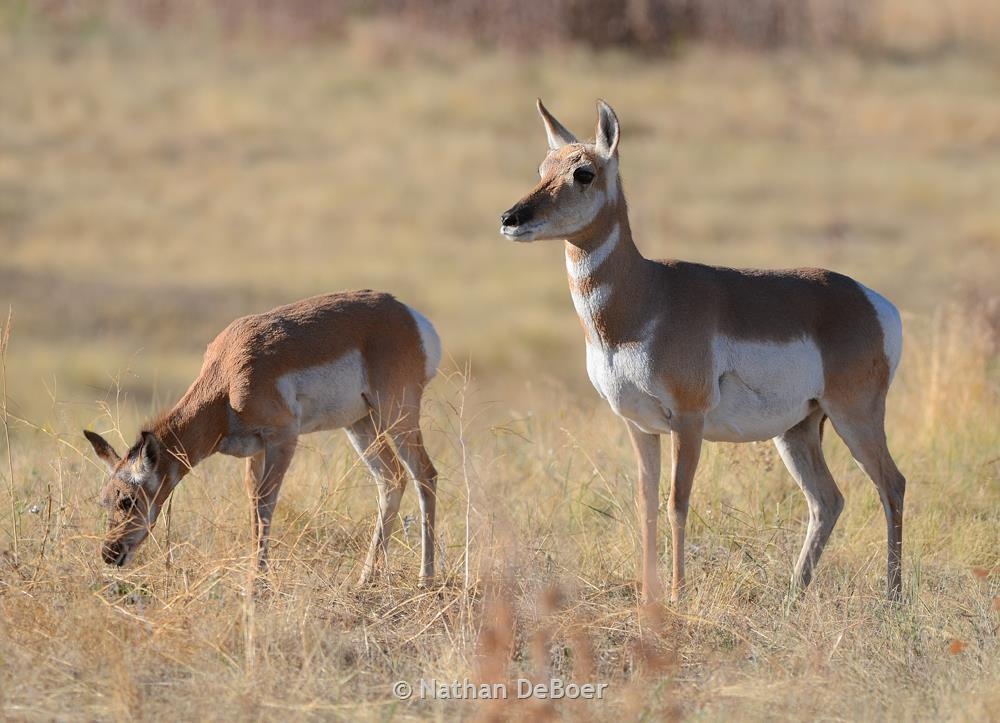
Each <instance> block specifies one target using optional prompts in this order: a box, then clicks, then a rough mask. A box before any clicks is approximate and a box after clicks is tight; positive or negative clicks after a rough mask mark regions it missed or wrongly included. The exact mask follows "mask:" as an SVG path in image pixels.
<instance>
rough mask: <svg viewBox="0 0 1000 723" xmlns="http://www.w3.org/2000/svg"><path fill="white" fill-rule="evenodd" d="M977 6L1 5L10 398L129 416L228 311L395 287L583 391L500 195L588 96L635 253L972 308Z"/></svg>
mask: <svg viewBox="0 0 1000 723" xmlns="http://www.w3.org/2000/svg"><path fill="white" fill-rule="evenodd" d="M998 30H1000V6H998V5H997V4H996V3H992V2H987V1H985V0H981V1H977V0H951V1H949V2H923V1H922V0H909V1H907V0H877V1H875V2H863V1H862V0H830V1H829V2H818V1H814V2H807V1H805V0H746V1H743V2H736V1H735V0H720V1H719V2H708V1H698V0H617V1H615V2H587V1H586V0H552V1H550V2H539V1H537V0H536V1H534V2H528V1H522V0H502V1H498V2H493V3H479V2H473V1H472V0H438V1H436V2H417V1H415V0H413V1H410V0H383V1H380V2H374V3H360V2H348V1H346V0H344V1H334V2H312V1H310V0H286V1H285V2H278V1H277V0H254V1H247V2H239V1H236V0H233V1H220V2H215V3H208V4H206V3H200V2H194V1H193V0H180V1H178V2H167V1H166V0H137V1H135V2H124V1H113V0H94V1H92V2H71V1H70V0H45V1H39V2H27V1H26V0H21V1H17V0H3V2H0V31H2V32H0V64H2V70H0V73H2V80H3V82H2V91H0V92H2V100H3V102H2V103H0V305H2V306H4V307H6V306H8V305H10V306H12V307H13V314H14V332H13V338H12V343H11V347H10V352H9V354H10V360H9V364H8V367H9V369H8V375H9V380H10V384H9V394H10V397H11V400H12V401H11V408H12V409H14V410H20V413H21V414H24V415H27V416H32V417H33V418H35V419H37V420H42V419H49V421H52V419H51V414H50V413H53V412H55V411H56V406H53V401H54V400H58V401H59V402H83V403H88V402H93V401H94V400H95V399H100V398H104V397H106V396H107V395H108V394H109V393H110V391H109V390H110V389H112V388H113V386H114V384H113V381H114V380H116V379H117V380H120V381H121V380H122V375H124V377H125V380H124V383H123V386H124V388H125V389H126V391H127V392H128V393H130V394H131V395H133V397H134V398H135V399H136V400H138V401H139V402H140V405H141V406H142V407H143V408H146V409H148V407H149V406H150V405H152V404H154V403H155V402H154V401H153V398H154V396H157V395H159V397H160V399H159V400H158V401H159V402H161V403H162V402H166V401H169V400H170V399H171V398H173V397H174V396H175V395H176V394H178V393H179V392H180V391H181V390H182V389H183V387H184V385H186V383H187V382H188V381H189V380H190V379H191V378H193V376H194V374H195V372H196V370H197V368H198V361H197V360H198V357H199V355H200V353H201V350H202V349H203V348H204V346H205V344H206V343H207V342H208V341H209V340H210V339H211V338H212V336H214V334H215V333H216V332H217V331H218V330H220V329H221V328H222V327H223V326H224V325H225V324H226V323H227V322H228V321H229V320H231V319H232V318H233V317H235V316H238V315H242V314H244V313H249V312H253V311H260V310H264V309H266V308H268V307H270V306H272V305H275V304H277V303H281V302H284V301H287V300H290V299H293V298H296V297H300V296H305V295H309V294H313V293H319V292H322V291H327V290H333V289H339V288H352V287H376V288H385V289H389V290H392V291H394V292H396V293H398V295H400V296H401V297H402V298H403V299H405V300H407V301H409V302H411V303H413V304H414V305H416V306H418V307H420V308H423V309H425V310H426V311H427V313H428V314H429V315H430V316H431V317H432V318H434V319H435V320H436V322H437V324H438V326H439V327H440V331H441V334H442V336H443V338H444V340H445V344H446V347H447V351H448V352H449V353H450V354H451V355H452V356H453V357H454V359H455V360H457V362H458V363H459V364H461V363H464V361H465V360H466V359H468V358H470V357H471V359H472V363H473V369H474V373H476V374H477V375H478V376H479V378H481V379H482V380H483V381H484V383H486V384H487V386H488V388H491V389H494V390H495V392H496V394H497V396H500V395H504V396H506V397H511V398H514V399H516V398H517V397H518V396H519V395H530V389H527V388H526V387H525V385H526V384H527V385H528V386H529V387H530V384H531V382H530V381H526V380H532V381H535V380H543V379H552V380H558V383H560V384H562V383H566V384H569V385H570V386H571V388H574V389H585V388H586V387H585V385H586V381H585V374H584V370H583V355H582V340H581V338H580V334H579V331H578V329H577V324H576V321H575V319H574V318H573V312H572V308H571V304H570V303H569V301H568V298H567V297H568V294H567V292H566V289H565V281H564V278H563V272H562V269H561V267H562V261H561V249H560V248H559V247H558V246H559V245H558V244H542V245H537V246H534V247H518V246H511V245H510V244H508V243H506V242H504V241H503V240H502V239H501V238H500V236H499V235H498V233H497V231H496V226H497V221H496V219H497V215H498V213H499V212H500V211H502V210H503V209H505V208H507V207H508V206H509V205H510V203H512V202H513V201H514V200H516V199H517V198H518V197H519V196H520V195H521V194H522V193H523V192H524V191H525V190H527V189H528V188H529V187H530V185H531V184H532V183H533V180H534V175H535V172H534V169H535V167H536V165H537V163H538V162H539V161H540V159H541V157H542V154H543V152H544V148H545V146H544V137H543V135H542V132H541V127H540V124H539V122H538V119H537V117H536V116H535V113H534V110H533V105H532V104H533V100H534V98H535V97H536V96H543V97H544V98H545V99H546V101H547V102H548V103H549V105H550V107H552V108H553V109H554V111H555V112H556V113H557V115H559V117H560V118H562V119H563V120H564V122H566V123H567V124H568V125H569V126H570V127H572V128H573V129H575V130H576V131H577V133H578V134H581V135H587V134H588V133H589V132H591V131H590V129H591V128H592V127H593V123H594V106H593V102H594V99H595V98H596V97H599V96H600V97H605V98H607V99H608V100H609V101H610V102H611V103H612V104H613V105H614V106H615V107H616V109H617V110H618V112H619V115H620V116H621V119H622V123H623V134H624V136H623V138H624V140H623V143H622V169H623V176H624V180H625V184H626V189H627V192H628V194H629V199H630V202H631V207H632V215H633V222H634V227H635V231H636V237H637V240H638V243H639V245H640V248H641V249H642V250H643V251H644V252H645V253H646V254H647V255H649V256H654V257H672V256H679V257H686V258H690V259H693V260H699V261H705V262H709V263H721V264H727V265H747V266H748V265H758V266H797V265H819V266H827V267H831V268H834V269H837V270H840V271H843V272H845V273H849V274H854V275H856V276H857V277H858V278H860V279H861V280H863V281H864V282H865V283H868V284H869V285H871V286H874V287H875V288H878V289H880V290H881V291H883V292H884V293H886V294H888V295H889V296H890V297H892V298H893V299H895V300H896V301H897V302H898V303H899V304H900V305H901V306H902V308H903V309H904V311H905V312H908V313H919V314H924V315H925V316H926V315H929V314H932V313H933V312H934V310H935V309H936V308H938V307H940V306H941V305H942V304H945V303H952V302H957V303H961V304H964V305H969V304H971V305H973V306H976V307H977V308H978V309H980V310H981V311H982V313H984V314H986V316H987V317H988V318H989V319H991V320H992V321H990V323H991V324H995V323H996V322H995V319H996V302H995V300H993V301H991V299H992V298H993V295H994V294H995V292H996V287H995V268H996V260H997V253H996V252H997V248H998V246H1000V218H998V216H997V214H996V211H995V206H996V199H997V189H998V188H1000V92H998V91H1000V70H998V68H1000V65H998V58H1000V55H998V53H997V51H998V47H1000V46H998V43H997V40H998V37H997V35H996V33H997V32H998Z"/></svg>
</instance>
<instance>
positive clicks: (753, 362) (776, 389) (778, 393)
mask: <svg viewBox="0 0 1000 723" xmlns="http://www.w3.org/2000/svg"><path fill="white" fill-rule="evenodd" d="M712 351H713V357H714V363H715V379H716V384H717V385H718V391H719V401H718V404H716V405H715V406H714V407H713V408H712V409H710V410H709V411H708V415H707V417H706V419H705V435H704V436H705V439H711V440H716V441H721V442H750V441H756V440H762V439H770V438H771V437H775V436H777V435H779V434H782V433H783V432H785V431H787V430H788V429H790V428H791V427H793V426H795V425H796V424H798V423H799V422H800V421H802V420H803V419H804V418H805V417H806V415H807V414H808V413H809V409H810V405H811V402H812V400H814V399H817V398H818V397H820V396H821V395H822V394H823V358H822V356H821V354H820V351H819V347H817V346H816V343H815V342H814V341H812V340H811V339H807V338H802V339H797V340H795V341H789V342H780V343H772V342H757V341H743V340H739V339H729V338H727V337H716V338H715V340H714V342H713V344H712Z"/></svg>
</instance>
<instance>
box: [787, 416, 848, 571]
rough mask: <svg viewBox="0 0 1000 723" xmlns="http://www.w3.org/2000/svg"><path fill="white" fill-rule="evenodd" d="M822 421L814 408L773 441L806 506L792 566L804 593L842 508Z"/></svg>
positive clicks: (822, 417)
mask: <svg viewBox="0 0 1000 723" xmlns="http://www.w3.org/2000/svg"><path fill="white" fill-rule="evenodd" d="M823 419H824V414H823V412H822V410H819V409H817V410H816V411H814V412H813V413H812V414H810V415H809V416H808V417H806V418H805V419H803V420H802V421H801V422H799V423H798V424H797V425H795V426H794V427H792V428H791V429H789V430H788V431H787V432H785V433H784V434H782V435H780V436H778V437H775V438H774V446H775V447H777V448H778V454H779V455H781V459H782V461H783V462H784V463H785V467H787V468H788V471H789V472H790V473H791V475H792V477H794V478H795V481H796V482H797V483H798V485H799V487H800V488H802V493H803V494H804V495H805V498H806V504H807V505H808V506H809V527H808V529H807V530H806V539H805V542H804V543H803V544H802V552H800V553H799V559H798V562H796V563H795V585H796V587H798V588H799V590H804V589H805V588H806V586H808V585H809V582H810V580H812V575H813V569H814V568H815V566H816V563H818V562H819V558H820V555H822V554H823V548H824V547H825V546H826V543H827V540H829V539H830V533H832V532H833V528H834V526H835V525H836V524H837V518H839V517H840V513H841V511H842V510H843V509H844V496H843V495H842V494H841V493H840V489H839V488H838V487H837V483H836V481H835V480H834V479H833V475H831V474H830V470H829V468H828V467H827V466H826V460H825V459H824V458H823V438H822V425H823Z"/></svg>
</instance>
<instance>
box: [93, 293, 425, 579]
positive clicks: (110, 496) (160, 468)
mask: <svg viewBox="0 0 1000 723" xmlns="http://www.w3.org/2000/svg"><path fill="white" fill-rule="evenodd" d="M355 350H356V351H359V352H360V354H361V359H362V364H363V367H364V370H365V374H366V378H367V392H363V393H362V396H363V400H358V404H359V406H361V407H363V408H367V409H368V412H367V413H366V414H364V415H362V417H360V418H359V419H358V420H355V422H357V423H360V422H362V421H363V420H364V419H369V418H370V421H371V423H373V426H372V430H374V431H373V435H372V439H371V440H370V443H371V444H372V445H373V446H378V448H379V450H380V451H379V452H378V454H379V455H380V456H381V458H382V459H385V457H386V456H387V455H392V456H393V458H395V454H394V453H393V452H392V450H391V449H390V448H389V447H388V445H387V442H386V440H385V439H384V435H385V434H386V433H390V434H392V435H394V436H395V435H400V436H401V437H402V438H405V439H406V443H407V445H408V449H407V450H403V451H402V452H410V450H409V447H411V446H412V447H419V451H417V452H413V455H414V457H415V458H416V459H418V462H417V463H415V464H414V465H413V469H414V472H415V474H417V475H418V480H419V482H420V485H421V497H422V504H423V503H428V501H427V500H425V499H423V498H424V497H425V496H427V495H429V496H430V497H431V498H432V497H433V494H434V480H435V479H436V472H435V471H434V469H433V465H432V464H431V463H430V460H429V458H427V457H426V452H424V451H423V447H422V440H421V439H420V438H419V407H420V398H421V394H422V391H423V388H424V385H425V384H426V382H427V381H428V380H427V377H426V367H425V363H426V357H425V353H424V349H423V347H422V341H421V336H420V333H419V331H418V328H417V324H416V322H415V320H414V317H413V316H412V314H411V313H410V311H409V309H408V308H407V307H406V306H405V305H404V304H402V303H401V302H399V301H397V300H396V299H395V298H394V297H392V296H391V295H389V294H385V293H380V292H375V291H368V290H365V291H355V292H346V293H337V294H325V295H321V296H315V297H312V298H309V299H304V300H302V301H298V302H295V303H292V304H288V305H285V306H281V307H278V308H276V309H273V310H272V311H269V312H266V313H263V314H254V315H251V316H245V317H242V318H240V319H237V320H235V321H234V322H232V323H231V324H230V325H229V326H227V327H226V328H225V329H224V330H223V331H222V332H221V333H220V334H219V335H218V336H217V337H216V338H215V339H214V340H213V341H212V342H211V343H210V344H209V345H208V348H207V350H206V352H205V358H204V361H203V364H202V368H201V372H200V373H199V375H198V377H197V379H195V381H194V383H192V385H191V387H190V388H189V389H188V390H187V392H186V393H185V394H184V396H183V397H182V398H181V399H180V401H178V402H177V404H176V405H174V407H173V408H172V409H170V410H169V411H168V412H166V413H165V414H163V415H161V416H159V417H157V418H156V419H154V420H152V421H151V422H150V423H149V424H147V425H146V426H145V427H144V428H143V429H144V432H143V433H142V435H141V437H140V440H139V441H138V442H137V443H136V445H134V446H133V448H132V449H131V450H130V451H129V453H128V454H127V455H126V457H125V458H124V459H121V460H117V459H116V458H112V457H111V455H113V450H111V448H110V446H109V445H107V443H106V442H104V440H103V439H101V438H100V436H99V435H94V434H93V433H90V432H88V433H87V437H88V439H90V441H91V442H92V444H93V445H94V449H95V451H96V452H97V453H98V456H100V457H101V458H102V459H104V460H105V461H106V462H108V463H109V467H111V468H112V474H111V478H110V480H109V482H108V483H107V485H106V486H105V489H104V491H103V493H102V501H103V503H104V504H105V506H107V507H108V509H109V512H110V513H109V520H108V522H109V530H108V536H107V538H106V540H105V544H104V549H105V558H106V559H108V560H109V561H113V560H115V559H117V558H118V556H119V553H120V552H121V550H122V548H123V545H124V546H126V547H129V548H134V547H137V546H138V544H139V543H140V542H141V541H142V539H144V537H145V533H146V532H148V527H149V526H150V525H149V524H147V523H148V522H149V520H148V518H149V516H150V514H151V515H152V517H153V518H154V519H153V520H152V521H155V515H156V513H157V512H158V510H159V509H160V508H161V507H162V506H163V504H164V502H165V501H166V499H167V497H168V496H169V495H170V493H171V492H172V490H173V489H174V487H175V486H176V484H177V483H178V482H179V481H180V480H181V479H182V478H183V477H184V476H185V475H186V474H187V472H188V471H189V470H190V469H191V468H192V467H194V466H195V465H196V464H198V463H199V462H200V461H201V460H203V459H204V458H205V457H208V456H209V455H211V454H214V453H215V452H217V451H220V450H222V451H227V450H228V453H230V454H235V455H236V456H247V454H252V457H251V459H250V462H249V464H248V472H247V478H248V480H252V482H253V487H254V489H253V493H254V495H255V497H256V507H257V512H256V513H255V514H256V517H255V520H256V522H255V524H256V525H257V526H258V529H257V531H256V532H257V537H258V544H259V546H260V553H261V560H262V563H263V560H264V556H265V555H266V542H267V531H268V526H269V524H270V515H271V513H272V512H273V506H274V502H275V501H276V498H277V493H278V489H279V488H280V485H281V478H282V477H283V476H284V472H285V470H286V469H287V466H288V463H289V462H290V461H291V456H292V454H293V453H294V448H295V439H296V437H297V436H298V430H297V428H296V427H295V422H296V420H295V418H294V412H293V410H292V409H290V408H289V406H288V402H287V401H286V400H285V398H284V397H283V396H282V395H281V393H280V390H279V389H278V387H277V380H278V379H280V378H281V377H282V376H284V375H286V374H288V373H290V372H294V371H297V370H302V369H309V368H313V367H317V366H320V365H323V364H325V363H328V362H332V361H335V360H337V359H340V358H342V357H344V356H345V355H346V354H347V353H349V352H351V351H355ZM352 429H353V427H352ZM414 434H416V435H418V436H417V437H416V438H414ZM233 440H236V441H235V442H234V441H233ZM227 445H228V447H227ZM367 446H368V445H367V444H366V446H365V448H362V449H360V450H359V452H362V453H365V452H367ZM234 449H235V450H237V451H233V450H234ZM243 449H246V450H247V454H243V453H242V451H241V450H243ZM109 450H110V455H109ZM254 450H259V451H254ZM144 455H145V456H144ZM269 458H270V460H271V461H270V462H269V461H268V459H269ZM405 458H406V456H405V454H404V459H405ZM143 459H146V460H147V461H148V460H150V459H152V460H154V461H153V463H152V465H151V466H150V465H149V464H147V465H146V467H143V466H142V460H143ZM395 469H397V470H398V469H400V466H399V462H398V461H396V462H395ZM394 476H395V477H398V476H399V475H398V474H395V475H394ZM139 480H151V481H152V482H151V483H150V484H149V485H143V484H138V483H137V481H139ZM379 481H380V488H381V479H380V480H379ZM124 497H129V498H132V499H134V500H135V502H134V504H132V506H131V508H130V509H129V510H128V511H124V510H122V509H120V508H119V507H118V506H117V502H118V501H119V500H121V499H122V498H124ZM397 502H398V500H397ZM428 504H429V506H430V509H431V510H432V512H431V517H433V500H432V499H431V500H430V501H429V503H428ZM151 510H152V513H151V512H150V511H151ZM393 514H394V512H393ZM383 517H384V515H383ZM391 522H392V519H391V516H389V519H388V523H391ZM430 526H431V527H432V526H433V519H431V520H430ZM380 527H381V525H380ZM140 535H141V537H140ZM383 537H384V535H383ZM373 549H374V547H373ZM428 554H430V555H432V554H433V548H432V547H431V549H430V550H429V552H428ZM370 557H372V558H373V556H370ZM369 562H370V563H371V562H373V559H370V560H369ZM426 562H427V559H426V558H425V569H424V573H425V574H426V573H427V572H428V570H427V565H426ZM369 568H370V565H366V575H367V574H370V573H371V569H369Z"/></svg>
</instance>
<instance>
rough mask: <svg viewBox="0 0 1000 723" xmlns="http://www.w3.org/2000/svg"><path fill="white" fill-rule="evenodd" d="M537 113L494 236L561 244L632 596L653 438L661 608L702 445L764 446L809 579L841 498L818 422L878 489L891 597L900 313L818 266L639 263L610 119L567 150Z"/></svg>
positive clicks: (651, 503)
mask: <svg viewBox="0 0 1000 723" xmlns="http://www.w3.org/2000/svg"><path fill="white" fill-rule="evenodd" d="M538 112H539V113H540V114H541V116H542V120H543V121H544V123H545V132H546V134H547V136H548V142H549V153H548V155H547V156H546V158H545V160H544V161H543V162H542V165H541V167H540V168H539V175H540V176H541V181H539V183H538V185H536V186H535V188H534V189H533V190H532V191H531V192H530V193H529V194H528V195H527V196H525V197H524V198H523V199H522V200H520V201H519V202H518V203H516V204H515V205H514V206H513V207H512V208H511V209H510V210H508V211H507V212H506V213H504V214H503V215H502V216H501V217H500V218H501V222H502V224H503V225H502V227H501V229H500V230H501V232H502V233H503V235H504V236H506V237H507V238H508V239H511V240H514V241H535V240H539V239H565V241H566V270H567V271H568V273H569V286H570V292H571V294H572V297H573V303H574V305H575V306H576V311H577V314H578V315H579V317H580V321H581V323H582V325H583V333H584V336H585V337H586V341H587V373H588V375H589V376H590V380H591V382H592V383H593V385H594V387H595V388H596V389H597V391H598V393H599V394H600V395H601V396H602V397H604V398H605V399H606V400H607V401H608V403H609V404H610V405H611V408H612V409H613V410H614V412H615V413H616V414H617V415H619V416H620V417H622V418H624V419H625V422H626V425H627V426H628V431H629V435H630V437H631V439H632V445H633V447H634V448H635V452H636V455H637V456H638V459H639V479H638V498H639V500H641V505H640V517H641V522H640V525H641V527H642V548H643V560H642V586H643V596H644V597H645V598H646V599H647V600H651V599H656V598H658V597H659V595H660V587H659V578H658V576H657V569H656V568H657V555H656V516H657V508H658V504H659V477H660V438H659V435H660V434H665V433H667V432H670V434H671V437H672V442H673V486H672V488H671V491H670V502H669V506H668V514H669V518H670V527H671V531H672V533H673V585H672V598H673V599H675V600H676V599H677V597H678V595H679V594H680V592H681V588H682V587H683V585H684V527H685V522H686V520H687V511H688V498H689V496H690V493H691V484H692V482H693V480H694V474H695V468H696V467H697V465H698V458H699V455H700V452H701V442H702V440H703V439H708V440H715V441H727V442H750V441H754V440H763V439H768V438H771V437H773V438H774V443H775V446H776V447H777V448H778V453H779V454H780V455H781V458H782V460H783V461H784V463H785V465H786V466H787V467H788V470H789V472H791V474H792V476H793V477H794V478H795V480H796V481H797V482H798V484H799V486H800V487H801V488H802V491H803V492H804V493H805V496H806V502H807V504H808V506H809V527H808V530H807V532H806V539H805V544H804V545H803V547H802V552H801V554H800V555H799V559H798V562H797V563H796V565H795V581H796V582H797V583H798V585H799V586H800V587H805V586H806V585H808V584H809V581H810V579H811V578H812V572H813V567H814V566H815V565H816V562H817V561H818V560H819V557H820V554H821V553H822V551H823V547H824V545H826V542H827V539H828V538H829V537H830V533H831V532H832V531H833V527H834V525H835V524H836V522H837V518H838V517H839V515H840V512H841V509H842V508H843V504H844V500H843V497H842V496H841V493H840V490H839V489H838V488H837V483H836V482H835V481H834V479H833V477H832V476H831V475H830V471H829V469H827V466H826V463H825V461H824V459H823V449H822V445H821V440H822V427H823V422H824V420H825V419H826V418H827V417H829V418H830V420H831V421H832V422H833V426H834V428H835V429H836V430H837V433H838V434H839V435H840V436H841V437H842V438H843V439H844V441H845V442H846V443H847V446H848V447H849V448H850V450H851V454H852V455H853V456H854V458H855V459H856V460H857V461H858V463H859V464H860V465H861V467H862V468H863V469H864V471H865V472H866V473H867V474H868V476H869V477H871V479H872V480H873V481H874V482H875V485H876V487H877V488H878V491H879V496H880V497H881V499H882V505H883V507H884V508H885V516H886V522H887V525H888V548H889V552H888V591H889V596H890V597H893V598H898V597H899V596H900V592H901V570H900V568H901V558H902V546H903V492H904V489H905V487H906V480H905V479H904V478H903V475H902V474H900V472H899V470H898V469H897V468H896V465H895V463H894V462H893V460H892V457H891V456H890V454H889V449H888V447H887V446H886V438H885V429H884V419H885V399H886V393H887V392H888V389H889V383H890V381H891V380H892V376H893V373H894V372H895V370H896V366H897V365H898V364H899V357H900V353H901V351H902V342H903V336H902V326H901V324H900V319H899V313H898V312H897V311H896V308H895V307H894V306H893V305H892V304H891V303H890V302H889V301H888V300H886V299H885V298H884V297H882V296H880V295H879V294H877V293H875V292H874V291H872V290H870V289H868V288H866V287H864V286H862V285H861V284H859V283H858V282H856V281H854V280H852V279H850V278H848V277H846V276H842V275H840V274H836V273H833V272H831V271H824V270H821V269H798V270H794V271H758V270H740V269H730V268H723V267H713V266H704V265H702V264H694V263H688V262H684V261H650V260H648V259H646V258H644V257H643V256H642V255H641V254H640V253H639V251H638V250H637V249H636V247H635V244H634V243H633V241H632V233H631V231H630V229H629V221H628V212H627V208H626V205H625V197H624V195H623V194H622V188H621V180H620V179H619V175H618V138H619V128H618V119H617V117H616V116H615V113H614V111H612V110H611V108H610V107H609V106H608V105H607V103H605V102H604V101H598V123H597V140H596V142H595V143H593V144H590V143H580V142H579V141H577V139H576V138H575V137H574V136H573V134H572V133H570V132H569V131H568V130H566V128H565V127H563V125H562V124H560V123H559V121H557V120H556V119H555V118H554V117H553V116H552V115H551V114H550V113H549V112H548V111H547V110H546V109H545V106H543V105H542V103H541V101H538Z"/></svg>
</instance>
